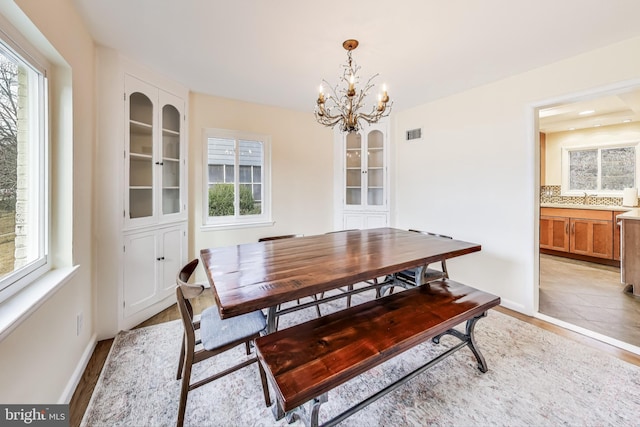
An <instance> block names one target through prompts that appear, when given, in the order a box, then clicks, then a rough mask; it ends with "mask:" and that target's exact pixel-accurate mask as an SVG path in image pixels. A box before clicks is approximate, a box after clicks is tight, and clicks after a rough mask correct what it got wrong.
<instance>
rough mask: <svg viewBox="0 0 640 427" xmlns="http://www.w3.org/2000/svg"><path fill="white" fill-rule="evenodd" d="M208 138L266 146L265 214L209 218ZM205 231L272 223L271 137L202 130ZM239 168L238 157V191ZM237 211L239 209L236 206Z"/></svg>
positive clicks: (264, 175)
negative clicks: (258, 143)
mask: <svg viewBox="0 0 640 427" xmlns="http://www.w3.org/2000/svg"><path fill="white" fill-rule="evenodd" d="M209 138H221V139H234V140H236V141H238V140H245V141H258V142H261V143H262V146H263V164H262V175H263V182H262V199H263V200H262V202H261V203H262V213H261V214H259V215H239V213H238V212H235V214H234V215H233V216H225V217H210V216H209V159H208V157H209V151H208V146H209ZM202 152H203V155H202V158H203V166H202V171H203V172H202V228H203V229H227V228H244V227H255V226H264V225H270V224H273V221H272V219H271V137H270V136H269V135H264V134H257V133H251V132H243V131H238V130H230V129H215V128H208V129H204V130H203V143H202ZM239 174H240V168H239V164H238V156H237V154H236V161H235V164H234V175H235V180H234V182H235V185H236V188H237V187H239V185H240V182H239ZM236 209H237V207H236Z"/></svg>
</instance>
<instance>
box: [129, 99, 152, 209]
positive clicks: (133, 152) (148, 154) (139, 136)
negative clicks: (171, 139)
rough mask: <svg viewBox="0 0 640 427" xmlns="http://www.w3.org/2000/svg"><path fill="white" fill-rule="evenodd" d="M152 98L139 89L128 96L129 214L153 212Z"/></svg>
mask: <svg viewBox="0 0 640 427" xmlns="http://www.w3.org/2000/svg"><path fill="white" fill-rule="evenodd" d="M153 117H154V111H153V102H152V101H151V99H149V97H148V96H147V95H145V94H143V93H140V92H134V93H132V94H131V95H130V97H129V183H128V185H129V217H130V218H131V219H135V218H144V217H151V216H153V178H154V177H153V175H154V174H153Z"/></svg>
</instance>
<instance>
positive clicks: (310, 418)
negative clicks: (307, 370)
mask: <svg viewBox="0 0 640 427" xmlns="http://www.w3.org/2000/svg"><path fill="white" fill-rule="evenodd" d="M327 400H329V396H328V394H327V393H322V394H321V395H320V396H318V397H316V398H314V399H312V400H310V401H309V412H308V413H307V410H306V409H305V407H304V405H301V406H298V407H297V408H296V409H294V410H292V411H289V412H287V413H286V414H285V416H286V417H287V422H288V423H289V424H292V423H293V422H294V421H295V420H296V419H299V420H300V421H302V422H303V423H304V425H305V427H318V416H319V414H320V405H322V404H323V403H325V402H326V401H327Z"/></svg>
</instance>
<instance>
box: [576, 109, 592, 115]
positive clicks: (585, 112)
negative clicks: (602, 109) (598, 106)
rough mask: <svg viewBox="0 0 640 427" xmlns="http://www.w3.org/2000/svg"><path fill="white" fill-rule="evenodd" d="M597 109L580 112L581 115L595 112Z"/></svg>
mask: <svg viewBox="0 0 640 427" xmlns="http://www.w3.org/2000/svg"><path fill="white" fill-rule="evenodd" d="M595 112H596V111H595V110H585V111H580V112H579V113H578V114H579V115H581V116H584V115H585V114H591V113H595Z"/></svg>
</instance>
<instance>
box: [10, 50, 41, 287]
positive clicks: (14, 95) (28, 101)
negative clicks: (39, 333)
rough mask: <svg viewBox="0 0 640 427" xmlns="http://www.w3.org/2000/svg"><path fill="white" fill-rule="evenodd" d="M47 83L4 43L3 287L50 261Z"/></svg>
mask: <svg viewBox="0 0 640 427" xmlns="http://www.w3.org/2000/svg"><path fill="white" fill-rule="evenodd" d="M43 87H44V77H43V76H42V75H41V74H39V73H38V72H36V71H34V69H33V68H31V67H30V66H29V65H28V64H27V63H26V62H24V61H22V60H21V59H18V58H17V57H15V56H14V55H12V54H11V53H10V51H9V50H4V47H3V45H2V44H0V107H1V108H0V280H3V281H2V282H0V290H2V289H5V288H6V287H8V286H10V285H11V284H12V283H14V282H15V281H16V280H18V279H19V278H21V277H23V275H26V274H27V273H28V272H30V271H32V269H33V266H34V265H44V262H45V261H46V258H45V255H46V252H45V246H44V241H45V235H44V232H45V219H46V217H47V215H46V212H45V211H44V209H45V205H44V196H45V195H44V193H43V189H44V188H45V187H44V185H43V184H44V182H45V175H44V174H45V173H46V168H45V163H44V156H43V154H44V137H43V133H42V131H41V129H42V126H43V121H42V119H43V117H41V115H40V112H41V110H40V108H39V106H40V105H41V103H42V100H43V92H42V89H43ZM36 261H38V263H36ZM10 276H11V277H10ZM5 279H6V280H5Z"/></svg>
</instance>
